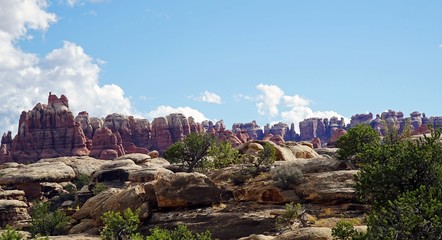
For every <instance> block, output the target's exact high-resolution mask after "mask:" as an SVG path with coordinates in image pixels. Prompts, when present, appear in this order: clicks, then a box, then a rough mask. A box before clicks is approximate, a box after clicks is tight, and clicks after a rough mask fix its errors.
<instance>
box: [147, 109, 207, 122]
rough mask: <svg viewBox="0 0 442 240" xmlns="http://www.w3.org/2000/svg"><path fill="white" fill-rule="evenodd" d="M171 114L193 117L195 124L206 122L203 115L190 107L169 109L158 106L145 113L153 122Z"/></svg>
mask: <svg viewBox="0 0 442 240" xmlns="http://www.w3.org/2000/svg"><path fill="white" fill-rule="evenodd" d="M171 113H182V114H184V115H185V116H186V117H193V118H194V119H195V121H196V122H202V121H204V120H207V118H206V117H205V116H204V114H203V113H201V112H200V111H198V110H196V109H193V108H191V107H177V108H174V107H170V106H164V105H162V106H159V107H158V108H157V109H155V110H152V111H150V112H148V113H147V117H148V118H149V120H150V121H153V119H154V118H157V117H165V116H167V115H169V114H171Z"/></svg>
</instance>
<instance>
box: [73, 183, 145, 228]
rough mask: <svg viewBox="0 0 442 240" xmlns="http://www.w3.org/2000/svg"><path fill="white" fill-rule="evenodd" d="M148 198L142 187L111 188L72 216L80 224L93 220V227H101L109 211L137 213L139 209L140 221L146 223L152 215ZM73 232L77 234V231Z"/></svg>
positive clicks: (87, 202)
mask: <svg viewBox="0 0 442 240" xmlns="http://www.w3.org/2000/svg"><path fill="white" fill-rule="evenodd" d="M148 198H149V196H147V195H146V192H145V191H144V187H143V186H141V185H137V186H130V187H128V188H125V189H116V188H111V189H109V190H107V191H104V192H101V193H100V194H98V195H97V196H94V197H92V198H90V199H88V200H87V201H86V203H85V204H84V205H83V207H82V208H81V209H80V210H79V211H77V212H76V213H75V214H74V215H72V218H73V219H75V220H77V221H78V222H79V221H80V220H84V219H91V220H93V221H92V225H93V226H95V227H98V226H100V225H101V216H102V215H103V213H105V212H107V211H111V210H112V211H116V212H124V211H125V210H126V209H127V208H131V209H132V210H133V211H135V210H136V209H137V208H139V209H140V220H141V221H144V220H146V219H147V218H148V217H149V214H150V206H149V201H148ZM90 227H91V226H89V228H90ZM71 232H72V233H76V231H75V229H74V230H72V231H71ZM77 233H78V232H77Z"/></svg>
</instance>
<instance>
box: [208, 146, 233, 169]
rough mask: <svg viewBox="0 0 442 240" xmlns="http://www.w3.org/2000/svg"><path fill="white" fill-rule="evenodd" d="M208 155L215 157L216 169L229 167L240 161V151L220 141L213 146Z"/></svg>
mask: <svg viewBox="0 0 442 240" xmlns="http://www.w3.org/2000/svg"><path fill="white" fill-rule="evenodd" d="M208 154H209V155H210V156H212V157H213V166H214V167H215V168H224V167H228V166H230V165H232V164H235V163H238V159H239V151H238V150H237V149H235V148H234V147H233V146H232V144H231V143H230V142H227V141H218V142H217V143H216V144H213V145H212V146H211V147H210V149H209V153H208Z"/></svg>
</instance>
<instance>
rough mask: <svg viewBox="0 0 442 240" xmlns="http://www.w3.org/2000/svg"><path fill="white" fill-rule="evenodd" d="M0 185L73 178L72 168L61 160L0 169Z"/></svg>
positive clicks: (61, 180) (59, 180) (60, 180)
mask: <svg viewBox="0 0 442 240" xmlns="http://www.w3.org/2000/svg"><path fill="white" fill-rule="evenodd" d="M0 175H1V177H0V185H8V184H11V185H18V184H28V183H39V182H65V181H70V180H72V179H74V178H75V171H74V169H73V168H71V167H69V166H68V165H66V164H64V163H61V162H41V163H34V164H30V165H24V166H21V167H19V168H7V169H1V170H0Z"/></svg>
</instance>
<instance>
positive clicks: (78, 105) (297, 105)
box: [0, 0, 442, 131]
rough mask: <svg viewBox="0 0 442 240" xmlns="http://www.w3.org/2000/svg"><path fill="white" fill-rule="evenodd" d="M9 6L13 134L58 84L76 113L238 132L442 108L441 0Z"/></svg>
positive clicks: (6, 35) (7, 106)
mask: <svg viewBox="0 0 442 240" xmlns="http://www.w3.org/2000/svg"><path fill="white" fill-rule="evenodd" d="M0 5H3V6H0V22H2V23H0V44H2V45H3V46H4V47H1V46H2V45H0V66H1V65H3V67H0V83H1V85H2V86H4V88H5V89H10V91H7V92H6V93H5V92H4V93H0V100H2V102H3V105H4V107H3V108H2V110H0V117H1V118H0V130H3V131H5V130H6V129H10V128H16V127H17V126H16V125H17V124H18V123H17V119H18V116H19V114H20V112H21V111H22V110H29V109H31V108H32V107H33V106H34V105H35V104H36V103H37V102H39V101H41V102H45V101H46V99H47V92H49V91H52V92H54V93H56V94H58V95H60V94H62V93H63V94H66V95H67V96H68V98H69V99H70V102H71V107H72V110H73V111H74V112H75V114H76V113H77V112H78V111H82V110H86V111H88V112H90V114H91V115H93V116H100V117H101V116H104V115H105V114H106V113H112V112H121V113H124V114H132V115H136V116H140V117H145V118H148V119H149V120H150V121H151V120H152V118H154V117H156V116H160V115H164V114H167V113H168V112H170V111H183V112H185V113H186V114H187V115H189V114H192V115H196V117H197V119H198V120H199V119H202V118H207V119H211V120H219V119H224V121H225V122H226V124H227V126H228V127H229V128H230V127H231V124H232V123H233V122H248V121H251V120H257V121H258V123H259V124H260V125H261V126H263V125H264V124H265V123H267V122H277V121H283V122H287V123H289V122H291V121H293V122H295V124H298V122H299V121H300V120H301V119H304V118H307V117H314V116H319V117H330V116H333V115H337V116H344V117H346V118H350V117H351V116H352V115H353V114H356V113H364V112H373V113H374V114H376V113H380V112H382V111H384V110H387V109H395V110H400V111H403V112H404V113H405V115H406V116H408V114H409V113H411V112H412V111H414V110H419V111H421V112H426V113H427V115H437V116H439V115H442V113H441V110H440V108H439V103H440V102H441V100H442V97H441V95H440V94H439V92H440V89H441V87H442V81H441V76H442V68H441V65H442V29H441V28H440V26H442V15H441V14H440V13H441V12H442V2H440V1H425V2H421V1H330V0H327V1H326V0H324V1H293V0H291V1H288V0H287V1H260V0H255V1H251V0H243V1H237V0H223V1H203V0H200V1H193V0H186V1H182V0H179V1H178V0H177V1H159V0H157V1H147V0H131V1H117V0H66V1H64V0H53V1H45V0H30V1H27V2H26V3H20V1H14V0H4V1H1V2H0ZM1 9H3V10H1ZM2 11H3V12H2ZM6 20H7V21H6ZM2 34H3V35H2Z"/></svg>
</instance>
